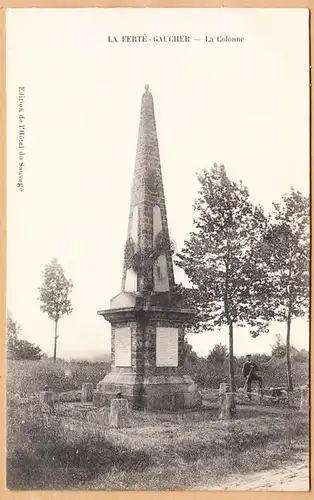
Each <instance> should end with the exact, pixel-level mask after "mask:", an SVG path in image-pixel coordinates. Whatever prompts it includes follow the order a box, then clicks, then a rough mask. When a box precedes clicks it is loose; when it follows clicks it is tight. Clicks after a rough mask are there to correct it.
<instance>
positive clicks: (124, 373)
mask: <svg viewBox="0 0 314 500" xmlns="http://www.w3.org/2000/svg"><path fill="white" fill-rule="evenodd" d="M195 313H196V311H194V310H191V309H186V308H184V305H183V299H182V296H181V295H180V294H179V293H177V291H176V288H175V282H174V274H173V263H172V252H171V248H170V238H169V229H168V222H167V212H166V204H165V196H164V190H163V182H162V173H161V165H160V158H159V146H158V139H157V131H156V122H155V112H154V103H153V97H152V95H151V93H150V92H149V90H148V88H146V91H145V93H144V94H143V97H142V106H141V115H140V126H139V133H138V145H137V152H136V161H135V170H134V176H133V185H132V191H131V206H130V212H129V224H128V232H127V239H126V245H125V253H124V265H123V273H122V286H121V293H120V294H118V295H116V296H115V297H113V299H111V302H110V308H109V309H107V310H102V311H98V314H100V315H102V316H103V317H104V318H105V319H106V320H107V321H109V322H110V323H111V372H110V373H109V374H107V375H106V376H105V378H104V379H103V380H101V381H100V382H99V384H98V386H97V394H96V395H94V400H95V402H96V401H98V402H99V403H98V404H102V403H101V402H103V401H107V402H108V401H110V400H112V399H114V398H115V397H116V395H117V393H118V392H120V393H121V394H122V397H123V398H125V399H127V400H128V401H129V404H130V407H132V408H151V409H154V410H155V409H157V410H159V409H165V410H174V411H175V410H177V409H183V408H193V407H198V406H200V405H201V396H200V393H199V391H198V389H197V386H196V384H194V382H193V380H192V379H191V378H190V377H187V376H185V375H184V373H183V368H184V356H185V351H184V324H185V323H186V322H187V321H188V320H190V319H191V318H193V317H194V315H195ZM126 331H128V332H129V337H128V342H127V346H128V348H127V350H126V349H125V352H126V351H127V354H128V356H125V359H124V358H123V359H122V361H121V346H120V347H119V345H120V344H121V342H120V343H119V339H118V338H117V337H118V336H119V332H120V333H121V332H126ZM167 332H168V333H169V335H172V343H171V344H172V345H171V346H170V342H169V350H170V347H171V352H167ZM122 351H123V348H122ZM126 358H127V359H126ZM119 360H120V361H119ZM98 392H101V393H103V394H104V397H103V398H102V397H101V396H100V395H99V394H98Z"/></svg>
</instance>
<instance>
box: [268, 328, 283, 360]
mask: <svg viewBox="0 0 314 500" xmlns="http://www.w3.org/2000/svg"><path fill="white" fill-rule="evenodd" d="M286 352H287V349H286V345H285V342H284V340H283V339H282V337H281V335H280V334H279V333H277V335H275V342H274V343H273V344H272V345H271V355H272V356H275V357H276V358H284V357H285V356H286Z"/></svg>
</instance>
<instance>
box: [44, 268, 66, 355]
mask: <svg viewBox="0 0 314 500" xmlns="http://www.w3.org/2000/svg"><path fill="white" fill-rule="evenodd" d="M72 288H73V283H72V280H71V279H67V278H66V277H65V275H64V271H63V268H62V267H61V265H60V264H59V262H58V261H57V259H56V258H54V259H52V261H51V262H50V264H46V266H45V269H44V271H43V284H42V286H40V287H39V288H38V290H39V297H38V299H39V300H40V302H41V305H40V310H41V311H42V312H44V313H47V314H48V317H49V318H50V319H51V320H52V321H54V324H55V333H54V351H53V359H54V361H56V357H57V340H58V334H57V331H58V322H59V320H60V318H61V317H62V316H63V315H64V314H71V313H72V311H73V308H72V305H71V300H70V298H69V295H70V293H71V291H72Z"/></svg>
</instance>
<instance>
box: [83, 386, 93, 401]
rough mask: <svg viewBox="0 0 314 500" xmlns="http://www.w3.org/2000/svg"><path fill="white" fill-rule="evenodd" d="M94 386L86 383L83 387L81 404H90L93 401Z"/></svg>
mask: <svg viewBox="0 0 314 500" xmlns="http://www.w3.org/2000/svg"><path fill="white" fill-rule="evenodd" d="M93 392H94V386H93V384H92V383H91V382H85V383H84V384H83V385H82V393H81V402H82V403H90V402H91V401H93Z"/></svg>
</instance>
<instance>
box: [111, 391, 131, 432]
mask: <svg viewBox="0 0 314 500" xmlns="http://www.w3.org/2000/svg"><path fill="white" fill-rule="evenodd" d="M128 413H129V405H128V400H127V399H122V398H119V399H112V400H111V404H110V415H109V427H116V428H119V427H126V425H127V417H128Z"/></svg>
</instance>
